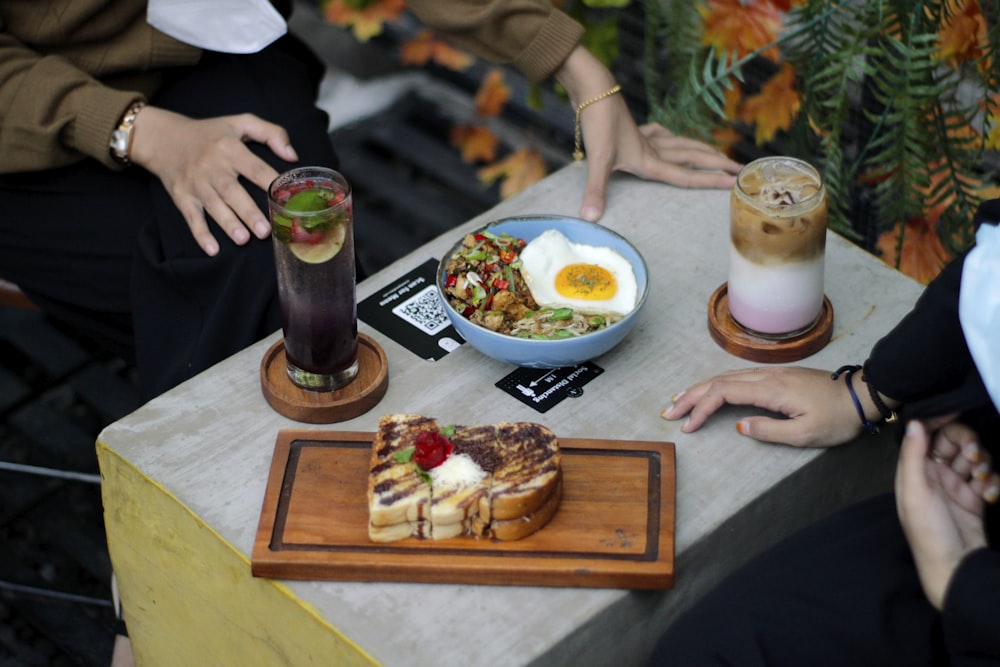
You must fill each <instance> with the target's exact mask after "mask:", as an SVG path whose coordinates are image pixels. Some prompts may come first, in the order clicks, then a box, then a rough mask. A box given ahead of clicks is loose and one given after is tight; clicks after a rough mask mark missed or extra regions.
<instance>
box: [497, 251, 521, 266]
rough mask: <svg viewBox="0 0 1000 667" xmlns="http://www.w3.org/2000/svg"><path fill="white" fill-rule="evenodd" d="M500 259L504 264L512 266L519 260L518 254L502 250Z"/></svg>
mask: <svg viewBox="0 0 1000 667" xmlns="http://www.w3.org/2000/svg"><path fill="white" fill-rule="evenodd" d="M500 259H501V260H502V261H503V263H504V264H510V263H511V262H513V261H514V260H515V259H517V253H516V252H514V251H513V250H501V251H500Z"/></svg>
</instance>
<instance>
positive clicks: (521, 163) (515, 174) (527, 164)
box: [478, 148, 546, 199]
mask: <svg viewBox="0 0 1000 667" xmlns="http://www.w3.org/2000/svg"><path fill="white" fill-rule="evenodd" d="M545 173H546V170H545V162H544V161H543V160H542V155H541V153H539V152H538V151H537V150H536V149H534V148H522V149H520V150H518V151H515V152H514V153H511V154H510V155H508V156H507V157H506V158H504V159H503V160H501V161H500V162H497V163H495V164H492V165H490V166H488V167H483V168H482V169H480V170H479V172H478V174H479V180H480V182H482V183H483V185H492V184H493V182H494V181H496V180H497V179H498V178H502V179H503V182H502V183H501V184H500V198H501V199H506V198H508V197H510V196H512V195H516V194H517V193H518V192H520V191H521V190H524V189H525V188H526V187H528V186H529V185H531V184H533V183H537V182H538V181H540V180H542V179H543V178H545Z"/></svg>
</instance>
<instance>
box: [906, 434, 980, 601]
mask: <svg viewBox="0 0 1000 667" xmlns="http://www.w3.org/2000/svg"><path fill="white" fill-rule="evenodd" d="M895 487H896V509H897V512H898V513H899V520H900V523H901V524H902V526H903V532H904V533H905V534H906V540H907V542H909V544H910V549H911V551H912V552H913V560H914V562H915V563H916V566H917V573H918V575H919V576H920V583H921V585H922V586H923V589H924V593H925V594H926V595H927V599H928V600H930V602H931V604H933V605H934V606H935V607H936V608H937V609H941V607H942V605H943V604H944V596H945V592H946V591H947V589H948V583H949V582H950V581H951V577H952V575H954V573H955V569H956V568H957V567H958V564H959V563H960V562H961V560H962V558H964V557H965V555H966V554H968V553H970V552H971V551H974V550H976V549H979V548H981V547H984V546H986V533H985V530H984V527H983V521H982V516H983V502H984V500H986V501H987V502H995V501H996V499H997V495H998V494H1000V478H998V476H997V474H996V473H995V472H993V471H992V468H991V461H990V458H989V454H988V452H986V451H985V450H984V449H982V448H980V447H979V445H978V442H977V437H976V434H975V432H974V431H973V430H972V429H970V428H968V427H967V426H965V425H963V424H959V423H957V422H951V423H948V424H945V425H943V426H942V427H941V428H940V429H938V430H937V431H935V432H934V434H933V436H931V435H929V434H928V428H927V426H925V425H924V424H923V423H921V422H919V421H912V422H910V423H909V424H907V427H906V435H905V437H904V438H903V444H902V447H901V449H900V455H899V463H898V465H897V467H896V481H895Z"/></svg>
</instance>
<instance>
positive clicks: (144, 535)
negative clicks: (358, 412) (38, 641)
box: [97, 439, 378, 667]
mask: <svg viewBox="0 0 1000 667" xmlns="http://www.w3.org/2000/svg"><path fill="white" fill-rule="evenodd" d="M97 458H98V463H99V465H100V470H101V478H102V484H101V496H102V500H103V504H104V521H105V530H106V533H107V538H108V550H109V553H110V555H111V563H112V567H113V568H114V571H115V575H116V578H117V580H118V586H119V590H120V591H121V596H122V606H123V610H124V612H123V613H124V616H125V622H126V625H127V627H128V631H129V636H130V638H131V639H132V647H133V651H134V653H135V659H136V664H137V665H140V666H141V667H147V666H150V665H152V666H160V665H164V666H166V665H183V666H185V667H188V666H190V665H208V664H213V665H250V664H252V665H261V666H264V665H295V666H296V667H299V666H306V665H330V664H337V665H351V666H353V665H358V666H365V667H369V666H371V665H377V664H378V663H377V662H376V661H375V660H374V659H373V658H372V657H371V656H370V655H368V654H367V653H366V652H365V651H364V650H363V649H362V648H361V647H359V646H357V645H356V644H355V643H354V642H352V641H351V640H350V639H348V638H347V637H345V636H344V635H343V634H342V633H340V632H339V631H338V630H337V629H336V628H334V627H333V626H332V625H330V624H329V623H328V622H327V621H326V620H324V619H323V618H322V617H321V616H320V614H319V613H318V611H317V610H316V609H315V607H313V606H312V605H310V604H308V603H306V602H303V601H302V600H300V599H299V598H298V597H296V596H295V594H294V593H293V592H292V591H291V589H290V588H289V587H288V586H287V585H286V584H284V583H283V582H281V581H277V580H273V579H261V578H255V577H252V576H251V573H250V559H249V558H248V557H247V556H245V555H244V554H243V553H242V552H241V551H240V550H239V549H237V548H235V547H234V546H233V545H232V544H230V543H229V542H227V541H226V540H225V539H224V538H223V537H222V536H221V535H219V534H218V533H217V532H216V531H215V530H213V529H212V528H211V527H210V526H208V525H207V524H206V523H205V522H204V521H203V520H202V519H201V518H200V517H198V516H197V515H196V514H195V513H194V512H192V511H191V510H190V509H189V508H188V507H187V506H186V505H184V504H183V503H181V502H180V501H179V500H178V499H177V498H176V497H175V496H174V495H173V494H171V493H170V492H168V491H167V490H166V489H165V488H164V487H163V486H162V485H161V484H159V483H157V482H156V481H154V480H153V479H151V478H149V477H148V476H146V475H145V474H143V473H142V471H141V470H139V469H138V468H137V467H136V466H135V465H133V464H132V463H131V462H129V461H127V460H126V459H124V458H123V457H122V456H121V455H119V454H118V453H117V452H116V451H114V450H113V449H111V448H110V447H108V446H107V445H106V444H105V443H103V442H102V441H101V440H100V439H98V441H97Z"/></svg>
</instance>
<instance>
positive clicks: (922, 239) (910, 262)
mask: <svg viewBox="0 0 1000 667" xmlns="http://www.w3.org/2000/svg"><path fill="white" fill-rule="evenodd" d="M900 233H903V246H902V248H900V247H899V235H900ZM875 245H876V247H877V248H878V249H879V250H880V251H881V252H882V261H884V262H885V263H886V264H888V265H889V266H893V267H896V268H898V269H899V270H900V271H902V272H903V273H905V274H906V275H908V276H910V277H911V278H913V279H914V280H916V281H918V282H920V283H922V284H924V285H926V284H927V283H929V282H930V281H931V280H933V279H934V277H935V276H937V274H939V273H940V272H941V269H943V268H944V266H945V264H947V263H948V261H949V259H950V256H949V255H948V252H947V251H946V250H945V249H944V246H943V245H942V244H941V239H940V238H939V237H938V234H937V232H936V231H935V230H934V225H933V224H932V223H930V222H929V221H928V220H927V219H926V218H912V219H911V220H909V221H908V222H907V223H906V228H905V232H904V231H903V226H902V225H901V224H897V225H896V226H895V227H894V228H892V229H890V230H888V231H885V232H882V234H880V235H879V237H878V242H877V243H876V244H875Z"/></svg>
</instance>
